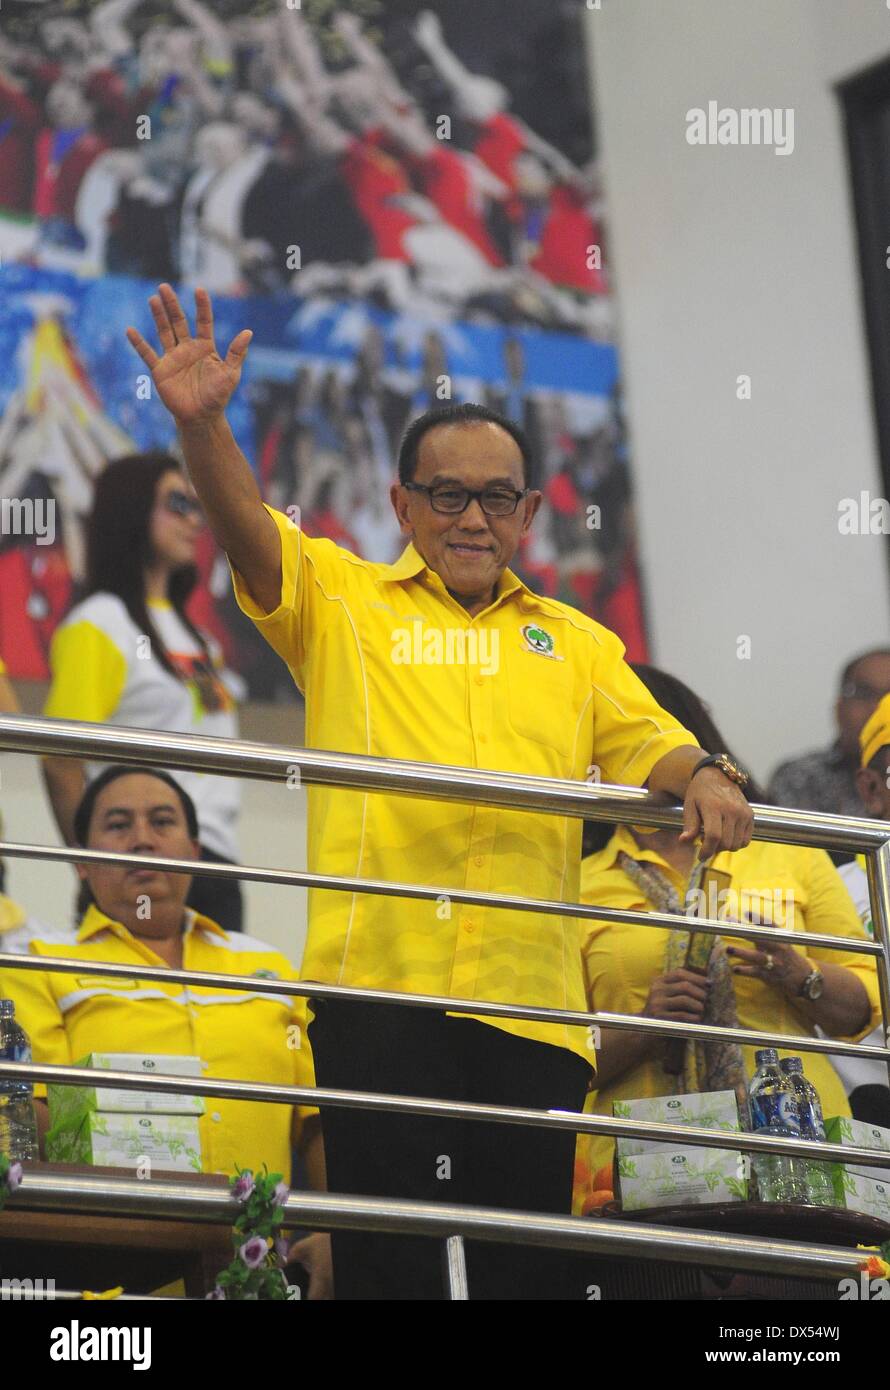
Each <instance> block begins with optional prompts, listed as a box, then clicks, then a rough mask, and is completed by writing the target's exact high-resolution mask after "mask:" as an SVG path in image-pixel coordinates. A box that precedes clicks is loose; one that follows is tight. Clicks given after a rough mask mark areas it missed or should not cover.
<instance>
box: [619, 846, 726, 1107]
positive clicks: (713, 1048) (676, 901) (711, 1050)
mask: <svg viewBox="0 0 890 1390" xmlns="http://www.w3.org/2000/svg"><path fill="white" fill-rule="evenodd" d="M618 863H619V865H620V866H621V868H622V869H623V870H624V872H625V873H626V874H627V876H628V878H630V879H632V880H633V882H634V883H635V884H636V885H637V887H638V888H639V889H640V890H641V891H642V892H643V894H644V895H645V897H646V898H647V899H648V901H649V902H650V903H651V904H652V906H653V907H654V908H655V910H656V911H657V912H673V913H677V914H679V915H680V916H681V917H682V916H683V915H684V907H683V904H682V903H681V901H680V897H679V894H678V893H677V891H676V889H675V888H674V886H673V884H672V883H671V882H670V880H669V879H668V877H667V875H666V874H665V873H664V872H663V871H662V870H661V869H659V867H658V866H657V864H652V863H649V862H648V861H645V860H639V859H632V858H631V857H630V855H629V854H625V852H624V851H623V850H621V851H620V852H619V854H618ZM692 936H693V933H692V932H691V931H678V930H672V931H669V932H668V939H667V946H666V947H665V953H664V970H665V974H667V973H668V972H669V971H671V970H682V969H684V968H686V961H687V953H688V951H689V943H690V940H691V938H692ZM711 939H712V940H713V945H712V947H711V949H710V953H709V955H708V958H707V965H706V967H705V974H706V976H707V979H708V982H709V984H710V989H709V990H708V1002H707V1004H706V1006H705V1013H704V1017H703V1018H702V1023H713V1024H716V1025H717V1026H718V1027H721V1028H738V1026H739V1019H738V1013H737V1011H736V998H735V988H734V986H733V980H732V969H731V967H730V964H729V958H728V956H727V954H726V947H725V946H724V944H723V940H722V938H721V937H719V936H715V937H713V938H711ZM701 940H702V937H701V935H699V942H701ZM705 940H707V938H705ZM683 1046H684V1060H683V1066H682V1068H681V1070H680V1072H679V1074H678V1075H677V1076H670V1073H668V1072H665V1078H666V1080H667V1079H668V1077H670V1085H671V1089H672V1090H673V1091H674V1092H675V1093H677V1094H683V1095H689V1094H692V1093H695V1092H700V1091H726V1090H733V1091H735V1093H736V1098H737V1100H738V1102H739V1109H740V1113H741V1115H743V1116H744V1115H745V1114H746V1113H747V1106H748V1082H747V1078H746V1075H745V1064H744V1061H743V1059H742V1049H741V1047H740V1046H739V1045H738V1043H730V1042H721V1041H717V1040H715V1041H713V1042H697V1041H693V1040H692V1039H691V1038H689V1039H687V1040H686V1042H685V1043H684V1045H683Z"/></svg>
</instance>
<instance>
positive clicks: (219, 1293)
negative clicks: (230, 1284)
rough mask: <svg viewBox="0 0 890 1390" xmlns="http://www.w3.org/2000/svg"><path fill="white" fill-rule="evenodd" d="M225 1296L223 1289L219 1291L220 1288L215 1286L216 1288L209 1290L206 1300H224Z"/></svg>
mask: <svg viewBox="0 0 890 1390" xmlns="http://www.w3.org/2000/svg"><path fill="white" fill-rule="evenodd" d="M225 1296H226V1291H225V1289H221V1288H220V1286H219V1284H217V1286H216V1288H215V1289H211V1290H210V1292H209V1294H207V1297H208V1298H222V1299H224V1298H225Z"/></svg>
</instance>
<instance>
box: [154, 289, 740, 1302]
mask: <svg viewBox="0 0 890 1390" xmlns="http://www.w3.org/2000/svg"><path fill="white" fill-rule="evenodd" d="M195 299H196V310H197V326H196V336H195V337H192V335H191V331H190V329H189V325H188V321H187V319H186V317H185V314H184V313H183V311H182V308H181V306H180V304H179V302H178V300H177V298H176V296H175V294H174V293H173V290H172V289H171V288H170V287H169V286H167V285H162V286H161V289H160V293H159V294H158V295H156V296H153V297H152V299H151V301H150V303H151V308H152V313H153V316H154V319H155V323H156V326H157V330H158V334H159V337H160V342H161V346H162V349H163V355H162V356H158V354H157V353H156V352H155V351H154V350H153V349H152V348H151V347H150V345H149V344H148V343H147V342H146V341H145V339H144V338H142V337H141V336H140V334H138V333H137V332H136V331H135V330H134V329H130V330H128V337H129V340H130V342H131V344H132V345H133V346H134V347H135V348H136V350H137V351H138V352H139V354H140V356H141V357H142V359H143V361H144V362H145V363H146V364H147V365H148V367H149V368H150V369H151V371H152V374H153V377H154V381H155V384H156V386H157V389H158V393H159V395H160V397H161V399H162V400H163V402H164V404H165V405H166V406H167V408H168V410H170V412H171V414H172V415H173V416H174V418H175V420H176V422H177V426H178V428H179V433H180V439H181V442H182V446H183V450H184V453H185V458H186V462H187V464H188V468H189V472H190V474H191V477H192V480H193V482H194V485H195V488H196V490H197V492H198V495H199V496H200V498H201V500H202V502H203V504H204V507H205V510H206V512H207V517H208V521H209V522H210V525H211V528H212V529H213V532H214V535H215V536H216V538H217V540H218V542H219V544H220V545H221V546H222V548H223V549H224V550H225V551H226V553H227V554H228V557H229V561H230V564H231V566H232V571H233V577H234V583H235V589H236V594H237V596H238V600H239V603H240V604H241V607H242V608H243V610H244V611H245V612H246V613H247V614H248V616H250V617H251V618H252V619H253V621H254V622H255V623H256V625H257V627H258V628H259V630H260V631H261V632H263V633H264V635H265V636H266V637H267V639H268V640H269V642H270V643H271V644H272V646H273V647H274V648H275V650H276V651H277V652H278V653H279V655H280V656H281V657H282V659H283V660H284V661H285V662H286V663H287V665H288V667H289V669H290V671H291V673H292V675H293V677H294V680H295V681H296V683H297V685H298V686H299V687H300V689H301V690H302V691H303V692H304V694H305V697H306V741H307V743H308V744H309V745H310V746H312V747H320V748H337V749H341V750H343V751H346V752H360V753H363V754H374V755H378V756H384V757H399V758H411V759H419V760H423V761H427V762H441V763H447V764H456V765H461V766H466V767H471V768H492V769H497V770H500V771H509V772H513V773H529V774H533V775H538V776H550V777H572V778H576V779H579V780H583V779H584V778H585V777H587V776H589V775H590V774H591V771H592V769H593V766H594V765H595V766H596V768H597V769H598V773H599V777H600V779H601V780H603V781H607V782H624V783H634V784H636V785H643V784H645V785H648V786H649V787H650V788H652V789H653V790H658V791H663V792H667V793H671V794H673V795H674V796H678V797H684V798H685V831H684V833H685V835H686V837H687V838H688V839H689V840H692V839H694V838H695V837H696V836H698V835H699V834H701V836H702V838H703V848H704V850H705V852H708V853H710V852H712V851H713V850H716V849H717V848H723V849H728V850H730V849H738V848H740V847H742V846H743V845H744V844H746V843H747V842H748V840H749V838H750V834H751V815H750V811H749V809H748V805H747V802H746V801H745V799H744V797H743V796H742V795H741V793H740V791H739V789H738V787H737V786H735V785H734V784H733V780H732V777H731V775H727V774H726V773H724V772H723V771H720V770H719V769H718V768H717V767H716V766H714V765H713V761H712V760H709V765H708V766H707V767H704V768H702V767H701V763H702V760H703V755H702V752H701V749H699V748H698V747H697V746H696V745H695V740H694V739H693V738H692V737H691V736H690V735H689V734H688V733H687V732H686V731H685V730H684V729H683V728H682V727H681V726H680V725H679V724H678V723H677V722H676V721H675V720H673V719H672V718H670V716H668V715H666V714H665V713H664V711H663V710H661V709H659V707H658V705H657V704H656V703H655V701H654V700H652V699H651V697H650V696H649V695H648V693H647V692H646V690H645V689H644V687H643V686H642V684H641V683H640V682H639V681H638V680H637V679H636V677H635V676H634V675H633V673H632V672H631V671H630V670H629V668H628V667H627V666H626V665H625V663H624V661H623V659H622V658H623V647H622V645H621V643H620V642H619V641H618V639H617V638H616V637H615V635H614V634H613V633H611V632H609V631H608V630H607V629H605V628H603V627H601V626H600V625H599V624H598V623H594V622H592V621H591V620H590V619H588V618H586V617H584V616H583V615H582V614H580V613H579V612H577V611H576V610H575V609H572V608H569V607H568V606H566V605H564V604H561V603H557V602H554V601H551V600H549V599H543V598H540V597H539V596H538V595H536V594H533V593H531V592H530V591H529V590H528V589H527V588H526V587H525V585H524V584H522V583H521V582H520V580H519V579H517V577H516V576H515V575H514V574H512V573H511V571H510V570H509V568H508V565H509V563H510V560H511V559H512V557H513V555H514V554H515V552H516V549H517V547H518V545H519V542H520V540H521V538H522V537H523V536H524V535H525V534H527V532H528V530H529V528H530V526H531V523H532V520H533V517H534V515H535V513H536V511H537V509H538V507H539V505H540V502H541V494H540V493H539V492H537V491H534V490H532V489H530V488H529V486H528V483H529V471H530V470H529V455H528V448H527V445H526V442H525V439H524V436H523V435H522V433H521V431H520V430H518V429H517V428H516V427H515V426H514V425H512V424H511V423H510V422H509V421H506V420H503V419H501V418H500V417H498V416H497V415H495V414H494V413H493V412H490V411H486V410H485V409H483V408H482V407H478V406H470V407H452V408H450V409H446V410H444V411H442V412H430V414H428V415H427V416H425V417H423V418H422V419H421V420H419V421H417V422H415V424H414V425H413V426H412V427H411V428H410V429H409V431H408V434H407V435H406V439H405V442H404V444H403V447H402V451H401V456H400V463H399V482H398V483H396V484H394V485H393V488H392V493H391V496H392V502H393V506H394V508H395V511H396V515H397V517H398V520H399V524H400V526H401V529H402V532H403V534H404V536H405V539H406V542H407V545H406V549H405V551H404V552H403V554H402V556H401V557H400V559H399V560H398V561H397V562H396V563H395V564H393V565H384V564H376V563H373V562H369V561H365V560H362V559H359V558H358V557H356V556H354V555H352V554H350V553H349V552H347V551H345V550H342V549H340V548H338V547H337V546H335V545H333V544H332V543H331V542H330V541H327V540H312V539H309V538H308V537H306V536H304V535H303V534H302V532H301V531H300V530H299V529H298V527H297V526H296V525H295V524H294V523H293V522H292V521H291V520H289V519H288V518H287V517H285V516H283V515H281V514H278V513H275V512H274V511H272V510H271V509H269V508H266V507H264V505H263V503H262V501H261V498H260V493H259V490H258V488H257V485H256V482H255V480H254V477H253V474H252V472H251V469H250V465H249V464H248V463H247V460H246V459H245V458H244V456H243V454H242V453H241V452H240V450H239V449H238V447H237V445H236V444H235V441H234V439H233V436H232V433H231V430H230V429H229V426H228V423H227V421H226V419H225V414H224V410H225V406H226V404H227V402H228V400H229V397H230V396H231V394H232V392H233V390H234V389H235V387H236V386H237V384H238V380H239V377H240V373H241V367H242V364H243V361H244V357H245V354H246V352H247V348H248V344H249V341H250V334H249V332H247V331H244V332H242V333H239V334H238V336H237V337H236V338H235V340H234V341H233V343H232V345H231V347H230V348H229V351H228V354H227V356H226V358H225V359H224V360H223V359H222V358H220V356H219V355H218V353H217V352H216V349H215V345H214V342H213V320H212V312H211V307H210V301H209V298H208V296H207V295H206V293H205V292H204V291H201V290H199V291H197V292H196V296H195ZM580 836H581V826H580V822H579V821H577V820H576V821H567V820H565V819H562V818H560V817H556V816H549V815H532V814H529V813H525V812H518V811H517V812H514V811H509V810H497V809H494V808H490V807H486V806H483V805H480V804H471V805H468V806H462V805H457V804H450V803H444V802H441V801H423V800H420V799H417V798H405V797H397V796H382V795H379V794H377V795H363V794H359V793H354V792H348V791H339V790H334V789H331V788H327V787H325V788H312V789H311V790H310V793H309V845H308V849H309V854H308V859H309V865H310V867H311V868H312V869H313V870H316V871H321V872H327V873H336V874H355V875H362V876H366V877H369V878H382V879H389V880H402V881H405V880H408V881H412V882H416V883H426V884H429V885H435V886H441V887H442V889H443V894H442V899H441V901H439V902H438V903H418V902H414V901H411V900H409V899H390V898H385V897H379V896H369V895H362V894H358V895H353V894H346V893H340V892H324V893H316V894H314V895H313V900H312V902H311V903H310V921H309V935H308V940H307V946H306V954H305V957H304V961H303V972H302V973H303V975H304V976H305V977H306V978H309V979H318V980H322V981H330V982H335V983H341V984H347V985H353V986H361V987H368V988H374V989H390V990H401V991H404V992H419V993H433V992H435V993H440V994H445V995H450V996H452V997H459V998H463V999H479V1000H483V999H485V1000H501V1001H505V1002H511V1003H514V1004H531V1005H537V1006H544V1007H547V1006H550V1007H557V1008H568V1009H575V1008H579V1009H583V1007H584V985H583V975H582V970H581V956H580V938H579V932H578V924H577V921H575V920H574V919H572V918H568V917H567V918H554V917H538V916H536V915H534V914H530V913H519V912H504V911H486V910H482V909H477V908H468V909H466V910H465V909H462V908H456V907H454V908H453V907H452V904H451V903H450V901H449V900H448V890H449V889H453V888H465V889H471V890H479V891H491V892H503V893H524V894H526V895H528V896H529V897H540V898H558V899H565V900H566V901H572V900H574V899H575V898H576V896H577V889H578V865H579V861H580ZM313 1007H314V1012H315V1018H314V1021H313V1022H312V1023H311V1024H310V1036H311V1039H312V1045H313V1055H314V1058H315V1064H316V1074H317V1076H318V1080H319V1084H320V1085H324V1086H349V1087H356V1088H360V1089H373V1090H381V1091H392V1092H401V1093H405V1094H421V1095H428V1096H430V1095H431V1096H437V1097H444V1098H446V1099H465V1100H473V1101H487V1102H490V1103H495V1104H497V1103H501V1104H513V1105H529V1106H536V1107H541V1108H547V1107H553V1108H560V1109H571V1110H576V1109H580V1107H581V1103H582V1101H583V1096H584V1092H585V1089H586V1085H587V1082H588V1080H589V1075H590V1073H589V1067H590V1066H591V1065H592V1062H593V1057H592V1054H591V1052H590V1051H589V1049H588V1046H587V1042H588V1040H587V1037H586V1033H585V1030H582V1029H566V1028H564V1027H554V1026H553V1025H549V1026H548V1025H543V1024H526V1023H519V1022H510V1021H501V1020H498V1021H494V1020H488V1021H477V1020H471V1019H467V1018H451V1017H442V1016H441V1015H440V1014H438V1013H436V1012H433V1011H427V1010H421V1009H417V1008H410V1007H407V1006H383V1005H379V1004H363V1005H358V1004H352V1005H348V1006H344V1005H340V1004H337V1005H330V1004H323V1003H321V1002H318V1001H316V1003H315V1004H314V1005H313ZM324 1135H325V1152H326V1159H327V1165H328V1178H329V1186H330V1187H331V1189H332V1190H334V1191H346V1192H364V1193H372V1194H378V1195H383V1196H386V1195H398V1196H402V1197H417V1198H425V1199H428V1200H435V1199H438V1200H440V1201H462V1202H481V1203H491V1204H496V1205H502V1206H515V1207H523V1208H525V1209H526V1210H529V1209H531V1210H540V1211H548V1210H549V1211H568V1210H569V1205H570V1200H571V1177H572V1152H573V1148H574V1140H573V1138H572V1137H571V1136H568V1137H567V1136H564V1135H558V1134H553V1133H550V1132H548V1131H546V1130H542V1129H533V1128H528V1129H519V1128H514V1127H511V1128H510V1129H508V1130H505V1129H504V1128H503V1127H500V1128H499V1127H490V1126H489V1127H483V1126H480V1125H479V1124H478V1122H475V1121H473V1122H452V1123H447V1122H442V1121H437V1120H432V1119H427V1118H423V1119H420V1118H417V1117H408V1118H406V1119H404V1120H402V1119H399V1118H398V1117H395V1116H382V1117H379V1118H375V1117H373V1116H371V1115H370V1114H367V1113H365V1114H363V1113H362V1112H359V1111H356V1112H352V1113H350V1112H343V1111H338V1110H337V1109H335V1108H330V1109H328V1110H327V1111H326V1113H325V1116H324ZM334 1259H335V1282H336V1289H337V1296H338V1297H340V1298H343V1297H376V1298H380V1297H384V1298H385V1297H392V1298H435V1297H438V1296H441V1274H440V1266H439V1251H438V1250H437V1249H436V1247H435V1243H434V1242H433V1243H430V1242H427V1241H424V1240H419V1239H415V1240H414V1241H409V1240H405V1241H398V1240H395V1239H394V1238H392V1237H376V1236H365V1235H351V1236H350V1235H346V1234H344V1235H340V1234H339V1233H338V1234H337V1235H335V1238H334ZM468 1265H469V1281H470V1292H471V1296H472V1297H474V1298H479V1297H486V1296H489V1297H498V1296H506V1297H560V1296H564V1295H565V1293H566V1291H565V1289H564V1287H563V1286H561V1285H560V1282H559V1276H558V1275H557V1274H556V1273H554V1271H555V1270H556V1263H555V1262H554V1261H552V1260H549V1259H548V1257H547V1256H545V1254H544V1253H543V1252H523V1251H520V1250H516V1249H515V1248H514V1249H508V1248H506V1247H505V1248H503V1249H500V1250H499V1249H498V1248H497V1247H494V1246H490V1247H488V1248H487V1249H486V1248H485V1247H484V1246H480V1247H479V1248H478V1249H472V1248H471V1249H470V1251H469V1252H468ZM577 1296H579V1297H583V1296H584V1295H583V1292H582V1291H581V1290H580V1289H579V1290H578V1291H577Z"/></svg>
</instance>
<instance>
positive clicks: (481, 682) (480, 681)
mask: <svg viewBox="0 0 890 1390" xmlns="http://www.w3.org/2000/svg"><path fill="white" fill-rule="evenodd" d="M476 684H477V685H484V684H485V677H484V676H477V677H476Z"/></svg>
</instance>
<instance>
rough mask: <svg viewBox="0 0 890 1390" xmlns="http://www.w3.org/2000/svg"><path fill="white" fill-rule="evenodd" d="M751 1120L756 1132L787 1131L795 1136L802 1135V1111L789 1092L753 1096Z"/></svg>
mask: <svg viewBox="0 0 890 1390" xmlns="http://www.w3.org/2000/svg"><path fill="white" fill-rule="evenodd" d="M751 1118H752V1120H753V1122H754V1128H755V1130H758V1129H787V1130H790V1131H791V1132H792V1133H793V1134H800V1109H799V1107H798V1104H797V1101H796V1100H795V1099H794V1097H793V1096H790V1095H788V1093H787V1092H783V1091H779V1092H773V1093H772V1095H768V1094H767V1095H764V1094H763V1093H761V1094H760V1095H754V1096H752V1097H751Z"/></svg>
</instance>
